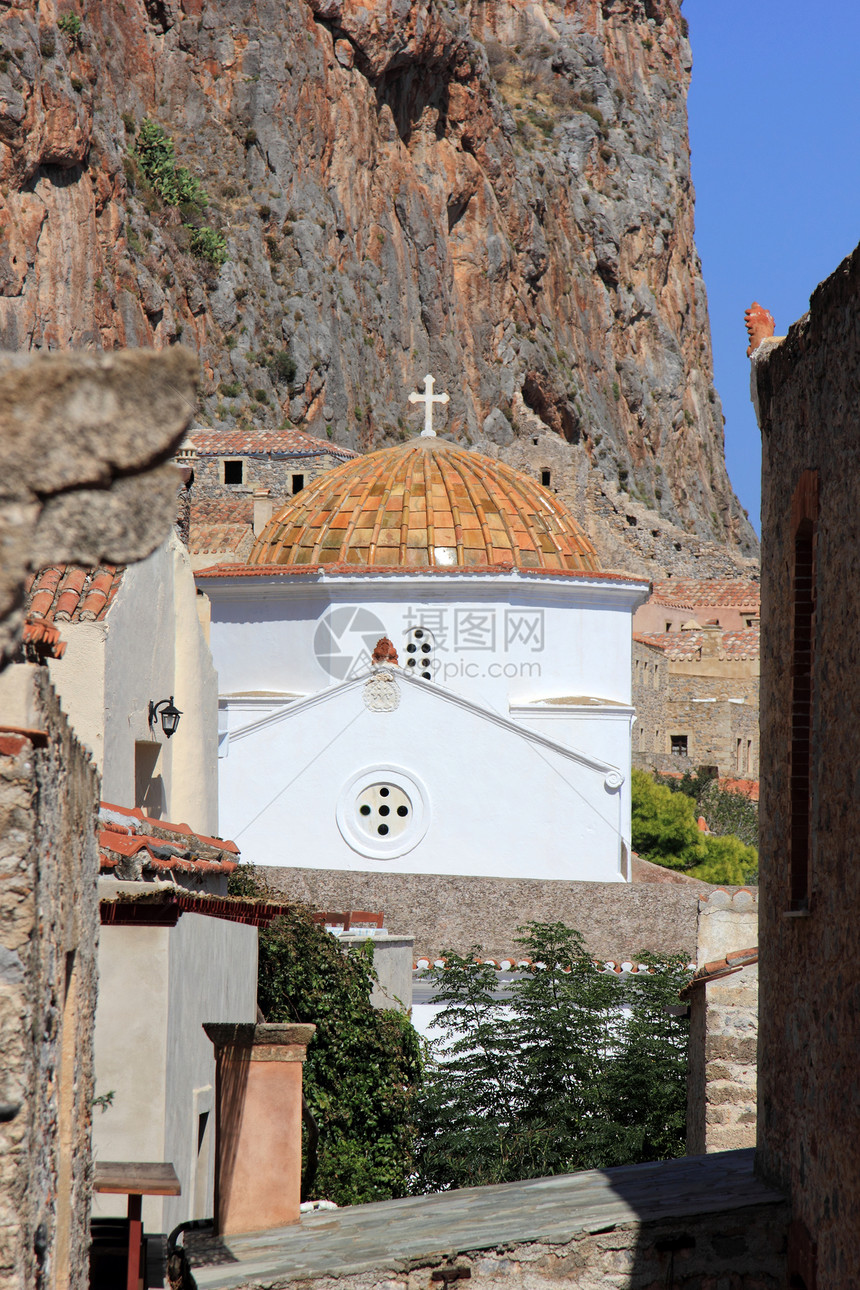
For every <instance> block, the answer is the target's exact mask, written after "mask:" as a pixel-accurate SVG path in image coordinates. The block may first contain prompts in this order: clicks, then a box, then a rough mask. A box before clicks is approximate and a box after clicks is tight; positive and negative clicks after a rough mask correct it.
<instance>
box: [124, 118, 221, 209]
mask: <svg viewBox="0 0 860 1290" xmlns="http://www.w3.org/2000/svg"><path fill="white" fill-rule="evenodd" d="M134 151H135V155H136V156H137V160H138V164H139V166H140V169H141V171H142V172H143V174H144V176H145V178H146V179H147V181H148V182H149V183H150V184H151V185H152V187H153V188H154V189H155V191H156V192H157V193H158V195H159V196H160V197H161V198H162V199H163V200H164V201H165V202H167V204H168V206H184V207H189V208H191V209H192V210H204V209H205V208H206V207H207V206H208V205H209V198H208V196H207V194H206V193H205V191H204V190H203V186H202V185H201V183H200V180H199V179H198V178H197V177H196V175H192V173H191V171H190V170H188V169H187V167H185V166H177V165H176V160H175V156H174V146H173V140H172V139H171V138H170V136H169V135H168V134H166V133H165V132H164V130H162V128H161V126H160V125H157V124H156V122H155V121H151V120H150V119H149V117H144V119H143V121H142V122H141V126H140V129H139V130H138V133H137V139H136V140H135V144H134Z"/></svg>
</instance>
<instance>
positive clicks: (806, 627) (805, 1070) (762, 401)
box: [753, 248, 860, 1290]
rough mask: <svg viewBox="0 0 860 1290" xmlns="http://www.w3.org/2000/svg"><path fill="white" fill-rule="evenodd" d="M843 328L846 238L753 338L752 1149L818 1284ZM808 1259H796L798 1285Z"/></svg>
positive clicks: (849, 1034) (851, 300)
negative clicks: (798, 309)
mask: <svg viewBox="0 0 860 1290" xmlns="http://www.w3.org/2000/svg"><path fill="white" fill-rule="evenodd" d="M858 331H860V248H857V249H855V250H854V251H853V252H852V254H851V255H850V256H848V258H847V259H845V260H844V261H843V262H842V264H841V265H839V267H838V268H837V269H836V270H835V271H834V273H833V274H831V276H830V277H829V278H828V279H827V280H826V281H825V282H823V283H822V284H821V285H820V286H819V287H817V288H816V290H815V292H814V293H813V295H812V297H811V299H810V308H809V313H808V314H807V315H805V316H804V317H803V318H801V319H800V320H799V321H798V322H796V323H795V324H794V325H793V326H792V327H791V328H790V330H789V332H788V335H787V336H786V337H785V339H784V340H782V341H781V342H779V341H776V340H767V339H766V340H763V341H762V343H761V344H760V345H759V346H758V348H757V350H756V351H755V353H754V354H753V395H754V399H755V401H756V403H757V412H758V415H759V425H760V427H761V432H762V479H763V487H762V538H763V559H762V689H761V732H762V746H763V747H764V748H766V749H768V750H769V756H768V757H767V759H766V761H765V763H764V764H763V767H762V780H761V816H760V822H761V840H762V845H761V999H762V1006H761V1016H760V1030H759V1046H760V1052H761V1054H762V1060H761V1064H760V1069H759V1099H758V1112H759V1150H758V1154H757V1165H758V1167H759V1168H760V1169H761V1170H762V1172H763V1173H764V1174H766V1176H767V1177H769V1178H772V1179H775V1180H778V1181H779V1182H780V1184H781V1185H783V1186H784V1187H785V1188H786V1189H787V1190H790V1192H791V1196H792V1201H793V1205H794V1212H793V1218H794V1219H795V1220H796V1222H797V1224H798V1225H799V1226H798V1231H799V1232H805V1236H803V1241H805V1242H806V1243H807V1248H808V1249H810V1250H813V1249H814V1248H815V1247H817V1286H818V1290H831V1288H833V1290H836V1288H837V1287H840V1288H841V1287H846V1286H849V1285H852V1284H856V1283H857V1276H858V1269H860V1132H858V1127H857V1125H858V1120H857V1114H856V1106H857V1053H858V1050H860V1009H858V999H860V958H858V954H857V921H858V917H860V881H858V874H860V871H858V865H857V842H856V833H857V792H858V770H857V768H858V764H860V725H858V721H857V700H858V686H860V680H858V670H857V657H858V628H857V588H858V585H860V433H858V421H857V408H858V399H860V357H858V355H860V347H858ZM810 575H811V576H810ZM803 1241H800V1238H799V1244H802V1243H803ZM810 1262H811V1260H806V1261H805V1262H801V1261H798V1262H797V1263H796V1264H795V1271H796V1272H797V1274H798V1275H803V1276H805V1283H806V1284H807V1286H809V1285H811V1284H812V1283H811V1281H810V1280H809V1279H808V1272H807V1273H804V1272H803V1271H802V1269H803V1268H804V1267H806V1268H808V1266H809V1264H810Z"/></svg>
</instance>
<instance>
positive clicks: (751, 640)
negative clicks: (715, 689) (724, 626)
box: [633, 627, 761, 661]
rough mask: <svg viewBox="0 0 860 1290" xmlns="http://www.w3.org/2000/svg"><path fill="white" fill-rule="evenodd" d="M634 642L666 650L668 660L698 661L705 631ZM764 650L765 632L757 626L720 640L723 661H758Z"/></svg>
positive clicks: (652, 635)
mask: <svg viewBox="0 0 860 1290" xmlns="http://www.w3.org/2000/svg"><path fill="white" fill-rule="evenodd" d="M633 639H634V640H635V641H637V642H638V644H640V645H650V646H652V647H653V648H654V649H659V650H662V651H663V653H664V654H665V655H666V658H670V659H674V660H676V661H680V660H684V659H697V658H699V656H700V650H701V647H702V643H703V641H704V639H705V633H704V631H700V630H698V629H695V628H692V629H691V630H690V631H687V632H649V633H648V634H647V635H643V634H642V633H640V632H637V633H635V635H634V637H633ZM760 649H761V632H760V631H759V629H758V628H757V627H747V628H745V629H744V630H743V631H739V632H723V633H722V634H721V638H720V650H719V657H720V658H721V659H727V658H728V659H731V658H737V659H743V658H758V657H759V652H760Z"/></svg>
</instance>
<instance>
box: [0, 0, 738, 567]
mask: <svg viewBox="0 0 860 1290" xmlns="http://www.w3.org/2000/svg"><path fill="white" fill-rule="evenodd" d="M685 33H686V26H685V23H684V20H683V18H682V17H681V15H680V6H679V0H577V3H576V4H575V5H567V6H561V5H556V4H554V3H550V2H549V0H547V2H546V3H543V4H539V3H525V2H524V0H467V2H466V3H464V4H463V5H462V6H461V5H459V4H455V3H448V0H414V2H411V3H410V2H409V0H364V3H359V0H206V2H205V3H204V0H99V3H98V4H89V5H86V6H84V5H83V4H81V3H78V0H63V3H62V4H61V5H59V6H58V5H56V4H55V3H53V2H52V0H19V2H18V3H15V0H13V2H12V3H11V4H9V3H8V2H7V4H6V5H4V9H3V15H2V30H0V39H2V42H3V46H2V51H0V192H2V203H0V232H2V241H0V292H2V295H0V343H2V345H4V346H6V347H9V348H15V349H18V348H23V349H26V348H38V347H50V348H55V347H63V346H73V347H103V348H111V347H114V346H118V345H154V346H156V347H162V346H167V345H171V344H174V343H176V342H177V341H179V340H180V338H181V341H182V343H183V344H188V345H191V346H192V347H193V348H194V349H196V350H197V351H198V353H199V355H200V358H201V362H202V367H203V373H204V397H203V407H202V410H201V416H200V420H201V421H202V422H203V423H204V424H209V425H212V426H213V427H216V428H217V427H222V426H223V427H224V428H225V429H233V428H235V427H236V426H237V425H242V424H243V423H244V424H248V425H250V424H252V423H254V424H261V425H265V426H268V427H273V426H275V425H280V424H282V423H283V421H284V420H285V419H289V420H290V421H291V422H292V423H293V424H295V425H300V426H301V427H302V428H304V429H307V430H309V431H310V432H312V433H314V434H317V435H322V436H325V435H326V434H328V436H329V437H330V438H332V439H333V440H334V441H335V442H340V443H345V444H348V445H350V446H352V447H356V448H359V449H367V448H370V447H372V446H379V445H380V444H382V443H384V442H388V441H391V440H394V439H397V438H398V437H405V436H406V435H407V434H409V433H411V432H413V431H414V430H415V429H417V428H418V425H419V423H420V420H421V410H420V409H416V408H413V407H411V406H410V405H409V403H408V402H407V401H406V395H407V394H408V392H409V391H410V390H412V389H415V388H416V387H417V385H418V383H419V382H420V380H421V378H422V377H423V376H424V374H425V372H428V371H432V373H433V374H434V376H435V377H436V379H437V382H438V384H437V388H444V389H447V390H448V391H449V392H450V394H451V402H450V404H449V405H448V408H447V409H446V423H445V424H444V426H443V425H440V429H443V432H445V433H448V434H450V435H452V436H454V437H456V438H460V439H462V440H464V441H466V442H472V443H475V444H476V445H480V446H482V447H484V448H485V450H488V451H491V452H494V453H498V454H499V455H501V456H503V457H505V458H506V459H507V460H510V461H512V462H514V463H516V464H520V465H525V466H526V467H527V468H529V469H531V470H532V471H536V472H541V471H546V470H548V471H549V472H550V485H551V486H552V487H555V488H557V490H558V491H559V493H560V494H562V495H563V496H565V497H566V499H567V500H569V501H570V502H571V503H572V504H573V505H575V506H576V507H577V509H578V511H579V513H580V514H582V515H583V516H584V518H585V521H586V524H587V526H588V527H589V528H590V530H591V532H592V535H593V536H594V538H595V540H596V541H597V542H598V544H599V547H600V549H601V550H602V551H603V552H604V554H605V558H606V563H616V564H624V565H626V566H627V567H628V568H633V569H640V570H645V569H647V570H652V571H654V572H665V571H668V570H671V569H678V570H679V571H680V570H682V569H688V568H690V567H691V566H695V567H696V568H697V569H698V570H699V571H700V572H702V571H706V570H708V569H710V568H713V569H714V570H715V571H720V572H726V571H728V570H729V569H730V568H732V567H736V566H737V564H738V562H739V561H741V560H742V557H744V556H754V555H755V554H756V550H757V548H756V542H755V537H754V534H753V533H752V530H751V528H750V526H749V523H748V521H747V520H746V518H745V516H744V514H743V512H742V511H741V509H740V506H739V504H738V502H737V499H736V498H735V497H734V495H733V493H732V490H731V487H730V484H729V482H728V479H727V476H726V472H725V465H724V459H723V432H722V414H721V409H720V402H719V398H718V396H717V394H716V392H715V391H714V388H713V384H712V369H711V351H710V339H709V330H708V316H707V304H706V298H705V290H704V286H703V283H702V279H701V274H700V267H699V262H698V259H697V256H696V252H695V247H694V244H693V193H692V187H691V183H690V171H689V150H688V143H687V124H686V108H685V94H686V88H687V83H688V78H689V71H690V51H689V45H688V43H687V39H686V34H685ZM146 117H149V118H151V119H152V120H153V121H156V122H158V123H159V125H161V126H162V127H163V129H164V131H165V132H166V133H167V134H168V135H169V136H170V138H171V139H172V140H173V143H174V147H175V160H176V164H177V165H178V166H185V167H187V168H188V170H189V171H190V172H191V174H192V175H194V176H196V177H197V178H198V179H199V180H200V182H201V184H202V186H203V188H204V189H205V191H206V193H207V194H208V195H209V199H210V200H209V206H208V208H207V209H206V211H205V212H204V215H203V217H202V218H203V219H204V220H205V222H206V223H207V224H208V225H209V226H211V227H212V228H214V229H217V230H220V231H221V232H223V234H224V237H225V239H226V250H227V255H228V257H229V258H228V259H227V260H226V262H225V263H224V264H223V265H220V266H219V265H218V264H217V263H215V262H213V259H214V260H217V258H218V257H217V256H215V257H212V258H210V259H209V260H207V259H205V258H201V257H200V254H199V251H200V245H199V240H196V235H195V233H194V231H193V228H190V227H189V224H191V225H193V224H195V223H197V224H199V223H200V222H201V216H200V214H199V211H198V212H196V213H191V212H190V211H189V210H188V209H187V208H184V207H180V206H174V205H170V204H168V202H166V201H165V200H164V199H163V197H162V196H160V195H159V191H158V185H157V184H154V185H153V184H152V183H151V182H147V180H146V171H145V168H142V166H141V164H140V163H139V161H136V160H135V159H134V158H133V157H131V156H130V155H129V154H130V149H132V148H133V145H134V141H135V139H136V137H137V136H138V132H139V129H140V125H141V123H142V121H143V120H144V118H146ZM150 179H151V175H150ZM195 248H196V250H197V252H198V254H195V253H194V252H195Z"/></svg>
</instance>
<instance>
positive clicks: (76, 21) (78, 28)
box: [57, 13, 84, 45]
mask: <svg viewBox="0 0 860 1290" xmlns="http://www.w3.org/2000/svg"><path fill="white" fill-rule="evenodd" d="M57 26H58V27H59V29H60V31H61V32H63V34H64V35H66V36H68V37H69V40H70V41H71V42H72V44H73V45H79V44H80V43H81V33H82V32H83V29H84V24H83V22H82V21H81V19H80V18H79V17H78V15H77V14H76V13H64V14H63V15H62V17H61V18H58V19H57Z"/></svg>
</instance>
